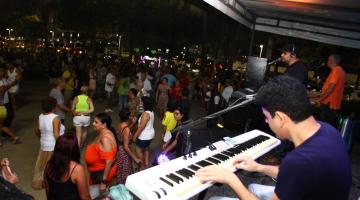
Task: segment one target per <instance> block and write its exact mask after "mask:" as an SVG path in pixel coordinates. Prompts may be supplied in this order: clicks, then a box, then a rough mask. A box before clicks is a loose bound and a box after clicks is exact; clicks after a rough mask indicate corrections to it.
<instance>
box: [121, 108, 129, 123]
mask: <svg viewBox="0 0 360 200" xmlns="http://www.w3.org/2000/svg"><path fill="white" fill-rule="evenodd" d="M130 114H131V112H130V110H129V109H128V108H125V109H122V110H120V112H119V118H120V121H122V122H125V121H128V120H129V119H130Z"/></svg>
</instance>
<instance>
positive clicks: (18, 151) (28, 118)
mask: <svg viewBox="0 0 360 200" xmlns="http://www.w3.org/2000/svg"><path fill="white" fill-rule="evenodd" d="M48 91H49V86H48V82H47V79H46V78H45V77H43V78H42V77H39V76H32V77H30V78H27V79H26V80H24V81H23V82H22V87H21V92H20V94H19V104H20V105H21V106H20V107H19V109H18V112H17V113H16V118H15V120H14V122H13V126H12V129H13V130H14V131H15V132H16V134H17V135H18V136H20V138H21V142H22V143H21V144H18V145H13V144H11V143H10V142H9V141H6V142H5V143H4V146H3V147H0V157H8V158H9V159H10V161H11V167H12V169H13V170H14V171H15V172H17V174H18V175H19V177H20V179H21V181H20V183H19V184H18V187H19V188H21V189H23V190H24V191H25V192H27V193H29V194H31V195H33V196H34V197H35V199H45V193H44V191H43V190H40V191H35V190H33V189H32V188H31V180H32V175H33V169H34V165H35V160H36V157H37V154H38V150H39V139H38V138H37V137H36V136H35V134H34V132H33V127H34V123H35V121H36V118H37V117H38V115H39V114H40V112H41V108H40V100H41V99H42V97H44V96H46V95H47V94H48ZM103 110H104V105H103V104H96V112H95V113H97V112H101V111H103ZM203 114H204V110H203V109H202V107H201V106H200V104H199V103H195V104H194V105H193V110H192V112H191V116H192V118H193V119H197V118H198V117H200V116H203ZM117 120H118V117H117V116H116V114H115V113H114V114H113V121H114V122H116V121H117ZM66 124H71V121H70V120H69V121H66ZM155 124H156V126H155V128H156V130H159V124H160V121H159V119H156V120H155ZM90 132H91V133H90V137H89V140H90V139H91V137H93V136H94V133H92V131H90ZM158 135H159V134H158ZM160 143H161V140H160V138H159V137H157V138H156V139H155V140H154V142H153V143H152V145H151V148H152V149H157V148H158V147H159V145H160ZM359 143H360V142H359V140H355V144H354V145H353V146H354V148H353V151H352V154H351V158H352V164H353V176H354V181H353V182H354V184H357V186H355V185H354V186H353V187H352V191H351V197H350V199H351V200H355V199H356V197H357V196H359V195H360V188H359V182H360V181H359V178H357V177H360V157H359V155H360V154H359V152H360V145H359ZM241 176H242V178H243V179H244V181H249V180H251V179H250V178H248V177H247V175H246V174H241ZM260 179H261V180H263V177H261V178H258V179H257V180H258V182H259V180H260ZM260 182H261V181H260ZM213 194H227V195H231V194H232V192H231V191H230V190H229V189H228V188H227V187H224V186H221V187H213V188H212V189H210V190H209V192H208V194H207V196H210V195H213Z"/></svg>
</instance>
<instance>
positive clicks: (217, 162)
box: [205, 157, 221, 164]
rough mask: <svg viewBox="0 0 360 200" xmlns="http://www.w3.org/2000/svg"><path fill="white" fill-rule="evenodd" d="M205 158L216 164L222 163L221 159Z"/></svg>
mask: <svg viewBox="0 0 360 200" xmlns="http://www.w3.org/2000/svg"><path fill="white" fill-rule="evenodd" d="M205 160H207V161H210V162H212V163H214V164H219V163H221V161H219V160H216V159H215V158H212V157H209V158H206V159H205Z"/></svg>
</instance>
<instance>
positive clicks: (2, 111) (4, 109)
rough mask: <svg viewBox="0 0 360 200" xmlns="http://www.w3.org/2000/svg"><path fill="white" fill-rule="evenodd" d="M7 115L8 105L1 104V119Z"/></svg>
mask: <svg viewBox="0 0 360 200" xmlns="http://www.w3.org/2000/svg"><path fill="white" fill-rule="evenodd" d="M6 115H7V111H6V107H5V106H0V119H5V118H6Z"/></svg>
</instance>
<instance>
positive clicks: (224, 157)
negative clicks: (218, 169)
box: [212, 154, 229, 161]
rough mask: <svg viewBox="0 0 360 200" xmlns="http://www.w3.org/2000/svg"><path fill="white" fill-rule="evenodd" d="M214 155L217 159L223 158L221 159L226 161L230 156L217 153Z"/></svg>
mask: <svg viewBox="0 0 360 200" xmlns="http://www.w3.org/2000/svg"><path fill="white" fill-rule="evenodd" d="M212 157H214V158H216V159H219V160H221V161H225V160H227V159H229V157H227V156H224V155H222V154H216V155H213V156H212Z"/></svg>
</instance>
